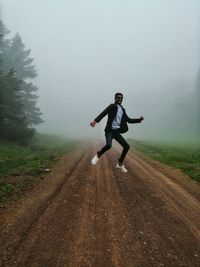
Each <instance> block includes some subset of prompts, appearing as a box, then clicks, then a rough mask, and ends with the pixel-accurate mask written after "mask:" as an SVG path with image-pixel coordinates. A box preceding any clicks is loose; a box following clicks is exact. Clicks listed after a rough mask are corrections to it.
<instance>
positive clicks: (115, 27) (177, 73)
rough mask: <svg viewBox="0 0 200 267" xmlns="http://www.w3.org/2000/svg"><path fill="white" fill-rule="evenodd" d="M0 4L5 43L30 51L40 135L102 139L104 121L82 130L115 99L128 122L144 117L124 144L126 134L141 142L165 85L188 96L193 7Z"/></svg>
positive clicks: (70, 1) (36, 0)
mask: <svg viewBox="0 0 200 267" xmlns="http://www.w3.org/2000/svg"><path fill="white" fill-rule="evenodd" d="M0 3H1V17H2V20H3V22H4V24H5V25H6V26H7V28H8V29H9V30H11V35H14V34H15V33H16V32H18V33H19V34H20V35H21V37H22V40H23V42H24V43H25V45H26V48H27V49H29V48H31V56H32V57H33V58H34V64H35V65H36V69H37V71H38V77H37V78H36V79H35V81H33V82H34V83H36V84H37V85H38V87H39V92H38V93H39V95H40V98H39V103H38V105H39V107H40V108H41V111H42V112H43V119H44V120H45V123H43V124H42V125H41V126H40V127H39V128H38V129H39V130H40V131H43V132H44V131H48V132H52V133H57V132H59V133H62V134H66V135H73V136H84V137H90V136H95V135H98V136H102V133H103V128H104V124H105V121H102V123H100V125H98V126H97V127H96V128H95V129H92V128H91V127H89V122H90V121H91V120H93V119H94V118H95V117H96V116H97V115H98V114H99V112H100V111H102V109H104V108H105V107H106V106H107V105H108V104H110V103H111V102H113V97H114V93H115V92H116V91H120V92H122V93H124V103H123V105H124V107H125V108H126V110H127V113H128V115H129V116H130V117H138V116H140V115H143V116H144V117H145V121H144V123H143V124H141V125H134V126H131V125H130V127H129V128H130V131H129V133H128V134H126V136H132V135H133V128H134V134H135V136H136V137H137V136H138V137H139V136H148V135H151V134H153V132H154V131H156V129H155V128H156V125H155V123H154V121H155V120H156V118H157V117H158V114H161V113H162V112H166V109H163V110H162V108H161V106H162V105H160V106H159V110H158V108H157V107H156V105H157V103H160V102H165V101H167V98H163V95H165V94H164V93H163V92H164V91H165V90H166V88H167V85H168V84H169V83H171V82H172V81H176V80H179V81H180V80H184V81H186V83H188V84H189V86H188V87H187V90H188V91H190V90H193V84H194V83H195V79H196V75H197V71H198V69H199V67H200V61H199V59H200V53H199V52H200V19H199V18H200V1H199V0H106V1H103V0H101V1H100V0H99V1H97V0H96V1H95V0H93V1H92V0H91V1H83V0H82V1H81V0H80V1H79V0H32V1H31V0H0ZM174 93H175V92H174ZM170 94H171V92H170ZM152 126H153V127H152ZM152 128H153V129H152Z"/></svg>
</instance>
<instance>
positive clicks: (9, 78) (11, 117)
mask: <svg viewBox="0 0 200 267" xmlns="http://www.w3.org/2000/svg"><path fill="white" fill-rule="evenodd" d="M9 33H10V31H9V30H8V29H7V28H6V27H5V25H4V24H3V22H2V21H0V140H9V141H17V142H18V143H21V144H27V143H28V142H29V141H30V140H31V139H32V138H33V136H34V132H35V129H34V126H36V125H38V124H40V123H42V122H43V120H42V119H41V115H42V113H41V111H40V109H39V107H38V106H37V101H38V95H37V91H38V87H37V86H36V85H34V84H33V82H32V81H33V79H34V78H35V77H36V76H37V72H36V68H35V66H34V65H33V58H31V57H30V53H31V50H30V49H26V47H25V45H24V43H23V42H22V39H21V37H20V35H19V34H18V33H16V34H15V36H14V37H12V38H8V35H9Z"/></svg>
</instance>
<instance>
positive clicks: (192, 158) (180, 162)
mask: <svg viewBox="0 0 200 267" xmlns="http://www.w3.org/2000/svg"><path fill="white" fill-rule="evenodd" d="M130 144H131V145H132V146H133V147H134V149H136V150H138V151H140V152H142V153H144V154H146V155H148V156H150V157H151V158H153V159H156V160H158V161H160V162H163V163H166V164H168V165H171V166H173V167H175V168H178V169H181V170H182V171H183V172H184V173H186V174H187V175H188V176H190V177H191V178H192V179H194V180H197V181H199V182H200V144H198V143H197V144H188V143H179V144H178V143H160V142H152V141H135V140H132V139H131V140H130Z"/></svg>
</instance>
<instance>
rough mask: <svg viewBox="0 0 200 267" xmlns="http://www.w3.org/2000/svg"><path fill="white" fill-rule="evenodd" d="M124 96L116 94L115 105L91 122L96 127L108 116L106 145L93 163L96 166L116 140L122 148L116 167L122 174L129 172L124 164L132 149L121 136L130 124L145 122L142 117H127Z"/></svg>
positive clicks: (98, 152)
mask: <svg viewBox="0 0 200 267" xmlns="http://www.w3.org/2000/svg"><path fill="white" fill-rule="evenodd" d="M122 100H123V94H122V93H116V94H115V103H113V104H110V105H109V106H108V107H107V108H106V109H105V110H104V111H103V112H101V113H100V114H99V116H97V117H96V119H94V121H92V122H90V125H91V126H92V127H94V126H95V125H96V123H98V122H100V120H101V119H102V118H103V117H105V116H106V115H108V120H107V124H106V128H105V137H106V145H105V146H104V147H102V149H101V150H99V151H97V154H96V155H95V156H94V157H93V158H92V161H91V163H92V164H93V165H96V164H97V162H98V160H99V159H100V157H101V156H102V155H103V153H105V152H106V151H107V150H108V149H110V148H111V146H112V140H113V139H115V140H116V141H117V142H118V143H119V144H120V145H121V146H122V147H123V150H122V153H121V156H120V158H119V160H118V163H117V165H116V168H119V169H121V171H122V172H127V169H126V168H125V166H124V164H123V162H124V159H125V157H126V154H127V152H128V150H129V148H130V145H129V144H128V143H127V141H126V140H125V139H124V138H123V136H122V135H121V134H122V133H125V132H127V131H128V125H127V122H128V123H140V122H141V121H143V120H144V118H143V117H142V116H141V117H140V118H137V119H131V118H129V117H128V116H127V114H126V111H125V109H124V108H123V106H122Z"/></svg>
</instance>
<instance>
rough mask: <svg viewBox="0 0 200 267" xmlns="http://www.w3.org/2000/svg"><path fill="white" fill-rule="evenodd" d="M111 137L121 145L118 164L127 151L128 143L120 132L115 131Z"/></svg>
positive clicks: (121, 161)
mask: <svg viewBox="0 0 200 267" xmlns="http://www.w3.org/2000/svg"><path fill="white" fill-rule="evenodd" d="M113 138H114V139H115V140H116V141H117V142H118V143H120V145H121V146H122V147H123V150H122V154H121V156H120V158H119V164H122V163H123V161H124V159H125V157H126V154H127V152H128V151H129V148H130V145H129V144H128V143H127V141H126V140H125V139H124V137H123V136H122V135H121V134H120V133H116V134H115V135H114V136H113Z"/></svg>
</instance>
